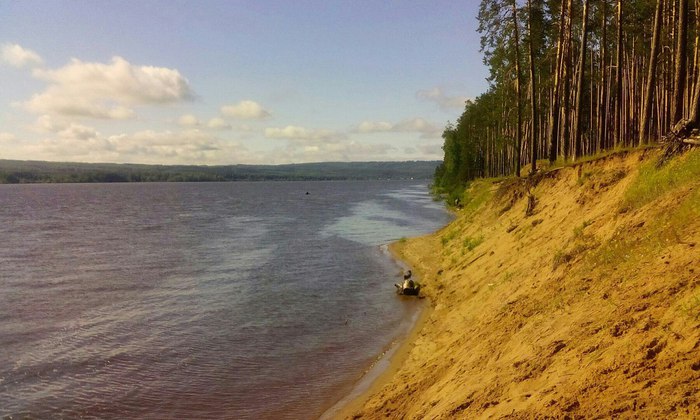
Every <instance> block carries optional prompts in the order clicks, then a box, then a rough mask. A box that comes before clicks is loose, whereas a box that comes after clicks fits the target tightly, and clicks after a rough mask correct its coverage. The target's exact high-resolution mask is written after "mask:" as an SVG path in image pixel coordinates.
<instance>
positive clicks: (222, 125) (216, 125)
mask: <svg viewBox="0 0 700 420" xmlns="http://www.w3.org/2000/svg"><path fill="white" fill-rule="evenodd" d="M207 127H209V128H213V129H215V130H228V129H230V128H231V124H229V123H227V122H226V121H225V120H224V119H223V118H219V117H215V118H212V119H210V120H209V122H207Z"/></svg>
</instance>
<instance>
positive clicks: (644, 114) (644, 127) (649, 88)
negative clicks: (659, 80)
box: [639, 0, 664, 144]
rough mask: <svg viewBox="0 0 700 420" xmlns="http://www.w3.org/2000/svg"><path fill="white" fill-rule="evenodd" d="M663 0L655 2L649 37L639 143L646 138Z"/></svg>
mask: <svg viewBox="0 0 700 420" xmlns="http://www.w3.org/2000/svg"><path fill="white" fill-rule="evenodd" d="M663 3H664V2H663V0H658V1H657V3H656V14H655V16H654V35H653V36H652V38H651V52H650V53H649V69H648V73H647V83H646V88H645V89H644V106H643V111H642V122H641V124H640V125H639V144H642V143H644V142H645V141H646V139H647V126H648V125H649V119H650V118H651V96H652V92H653V90H652V89H653V88H654V81H655V77H656V63H657V61H658V55H659V34H660V33H661V11H662V10H663Z"/></svg>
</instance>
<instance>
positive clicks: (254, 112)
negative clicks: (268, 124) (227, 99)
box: [221, 101, 270, 120]
mask: <svg viewBox="0 0 700 420" xmlns="http://www.w3.org/2000/svg"><path fill="white" fill-rule="evenodd" d="M221 115H223V116H225V117H231V118H237V119H242V120H260V119H265V118H269V117H270V113H269V112H267V111H266V110H265V109H264V108H263V107H262V106H261V105H260V104H259V103H257V102H255V101H241V102H239V103H237V104H235V105H225V106H222V107H221Z"/></svg>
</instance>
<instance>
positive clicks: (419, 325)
mask: <svg viewBox="0 0 700 420" xmlns="http://www.w3.org/2000/svg"><path fill="white" fill-rule="evenodd" d="M398 244H399V242H398V241H397V242H392V243H390V244H388V246H386V248H385V249H384V250H383V251H386V252H387V253H388V254H389V256H390V257H391V258H393V259H394V260H395V261H396V262H397V264H398V265H400V266H402V267H404V268H409V267H410V266H409V265H408V264H407V263H406V261H405V259H404V258H402V257H401V256H400V255H399V254H398V252H397V250H396V247H397V246H398ZM382 247H383V248H384V246H382ZM410 268H411V269H412V270H413V271H414V272H416V271H417V272H419V273H420V272H422V270H421V268H420V267H418V268H417V269H416V268H413V267H410ZM421 301H422V303H421V305H420V306H421V307H420V308H419V309H418V311H417V312H416V314H415V315H414V316H413V319H412V320H411V325H410V327H409V328H408V331H407V332H406V333H405V334H403V335H400V336H399V337H397V338H396V339H395V340H394V341H393V342H392V343H391V344H390V345H389V348H388V350H386V351H385V352H384V353H382V354H381V355H380V356H378V358H377V360H376V361H375V362H374V363H372V365H371V366H370V367H369V368H368V369H367V371H366V372H365V373H364V374H363V375H362V376H361V377H360V378H359V379H358V380H357V382H355V384H354V385H353V387H352V389H351V390H350V392H349V393H348V394H346V395H345V396H343V397H342V398H341V399H339V400H338V401H336V402H335V404H333V405H332V406H331V407H329V408H328V409H327V410H325V411H324V412H323V413H322V414H321V416H320V417H319V420H329V419H345V418H350V417H352V416H353V415H354V414H355V413H357V412H359V411H360V410H362V408H363V407H364V405H365V403H367V401H368V400H369V399H370V397H371V396H373V395H374V394H376V393H377V392H379V391H380V390H381V389H382V388H383V387H384V386H385V385H386V384H387V383H389V382H390V381H391V380H392V379H393V378H394V376H395V375H396V373H397V372H398V371H399V370H400V369H401V367H402V366H403V365H404V363H405V362H406V360H407V359H408V356H409V353H410V352H411V350H412V349H413V347H414V345H415V342H416V339H417V338H418V336H419V334H420V333H421V331H422V330H423V328H424V327H425V325H426V323H427V322H428V319H429V318H430V315H431V314H432V312H433V309H434V308H433V302H432V301H431V300H430V298H428V297H427V296H425V295H423V297H422V298H421Z"/></svg>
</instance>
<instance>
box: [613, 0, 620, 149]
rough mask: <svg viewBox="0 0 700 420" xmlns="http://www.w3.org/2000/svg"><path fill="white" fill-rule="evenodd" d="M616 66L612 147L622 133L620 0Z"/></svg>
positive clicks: (617, 142)
mask: <svg viewBox="0 0 700 420" xmlns="http://www.w3.org/2000/svg"><path fill="white" fill-rule="evenodd" d="M616 64H617V66H616V67H615V135H614V136H613V141H614V147H617V145H618V144H619V143H620V140H621V139H620V135H621V133H622V0H617V63H616Z"/></svg>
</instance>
